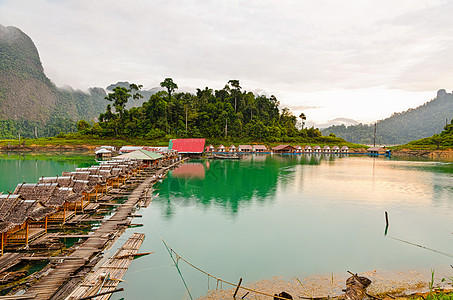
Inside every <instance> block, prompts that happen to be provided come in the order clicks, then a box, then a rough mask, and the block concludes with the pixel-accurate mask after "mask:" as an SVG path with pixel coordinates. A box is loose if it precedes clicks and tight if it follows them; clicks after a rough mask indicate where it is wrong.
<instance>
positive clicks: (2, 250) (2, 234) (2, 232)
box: [1, 232, 5, 255]
mask: <svg viewBox="0 0 453 300" xmlns="http://www.w3.org/2000/svg"><path fill="white" fill-rule="evenodd" d="M4 235H5V233H3V232H2V239H1V243H2V255H3V244H4V242H3V236H4Z"/></svg>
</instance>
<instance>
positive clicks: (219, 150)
mask: <svg viewBox="0 0 453 300" xmlns="http://www.w3.org/2000/svg"><path fill="white" fill-rule="evenodd" d="M217 152H225V146H224V145H219V147H217Z"/></svg>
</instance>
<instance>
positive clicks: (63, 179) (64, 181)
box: [38, 176, 72, 186]
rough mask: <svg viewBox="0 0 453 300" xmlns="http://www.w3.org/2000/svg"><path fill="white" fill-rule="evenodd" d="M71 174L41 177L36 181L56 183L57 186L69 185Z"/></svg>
mask: <svg viewBox="0 0 453 300" xmlns="http://www.w3.org/2000/svg"><path fill="white" fill-rule="evenodd" d="M71 182H72V177H71V176H56V177H41V178H39V182H38V183H57V184H58V186H70V185H71Z"/></svg>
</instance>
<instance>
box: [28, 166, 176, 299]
mask: <svg viewBox="0 0 453 300" xmlns="http://www.w3.org/2000/svg"><path fill="white" fill-rule="evenodd" d="M179 163H180V162H176V163H174V164H172V165H170V166H167V167H163V168H161V169H160V170H158V171H157V172H156V175H159V174H165V173H166V172H167V171H168V169H170V168H172V167H173V166H176V165H178V164H179ZM154 181H155V180H153V178H152V177H149V178H147V179H146V180H145V181H143V182H142V183H141V184H140V186H138V187H137V188H136V189H134V190H133V191H132V193H131V194H130V195H129V197H128V199H127V201H126V202H124V203H123V204H122V205H121V206H120V207H118V208H117V211H116V213H115V214H114V215H113V216H112V217H111V218H109V219H107V220H105V221H104V222H103V223H102V225H101V226H100V227H99V228H98V229H97V230H96V231H95V232H94V233H93V234H91V235H90V237H89V238H87V239H86V241H85V242H84V243H83V244H81V245H80V246H78V248H77V249H76V250H75V251H74V252H72V253H71V254H70V255H69V256H70V257H71V258H70V259H65V260H63V262H61V263H59V264H58V265H57V266H56V267H52V268H51V270H50V271H49V273H48V274H47V275H46V276H44V277H43V278H41V279H40V280H38V282H36V283H35V284H33V285H32V286H31V287H30V288H29V289H28V290H27V292H26V293H25V295H24V296H29V297H31V296H34V297H36V298H34V299H63V298H65V297H66V295H68V294H70V293H71V291H72V290H73V289H74V285H73V284H74V282H73V281H71V280H69V281H68V278H74V277H77V276H78V275H77V274H78V272H81V270H82V271H83V269H84V268H87V267H91V266H90V265H91V262H90V261H94V260H96V259H97V256H98V255H99V254H100V253H101V252H102V250H103V249H105V247H106V246H107V244H108V243H109V242H111V241H112V240H114V238H115V237H117V236H119V235H120V234H121V233H122V232H123V231H124V229H125V228H126V227H127V226H129V224H130V220H129V219H128V217H129V216H130V215H131V214H132V212H133V211H134V210H135V207H136V205H137V202H139V201H140V199H141V198H142V196H143V192H144V190H145V189H147V188H149V187H150V186H151V185H152V183H153V182H154ZM63 295H64V296H63Z"/></svg>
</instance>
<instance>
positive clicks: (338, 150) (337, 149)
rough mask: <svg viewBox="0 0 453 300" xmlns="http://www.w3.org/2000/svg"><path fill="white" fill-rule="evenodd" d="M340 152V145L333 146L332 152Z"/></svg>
mask: <svg viewBox="0 0 453 300" xmlns="http://www.w3.org/2000/svg"><path fill="white" fill-rule="evenodd" d="M338 152H340V147H338V146H333V147H332V153H338Z"/></svg>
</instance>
